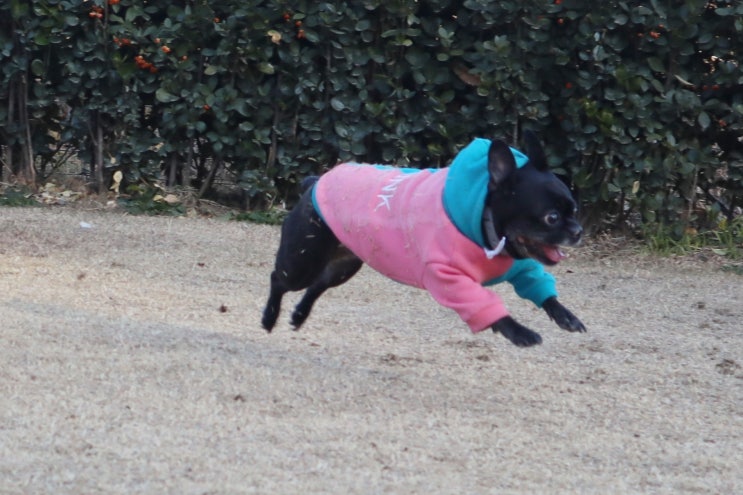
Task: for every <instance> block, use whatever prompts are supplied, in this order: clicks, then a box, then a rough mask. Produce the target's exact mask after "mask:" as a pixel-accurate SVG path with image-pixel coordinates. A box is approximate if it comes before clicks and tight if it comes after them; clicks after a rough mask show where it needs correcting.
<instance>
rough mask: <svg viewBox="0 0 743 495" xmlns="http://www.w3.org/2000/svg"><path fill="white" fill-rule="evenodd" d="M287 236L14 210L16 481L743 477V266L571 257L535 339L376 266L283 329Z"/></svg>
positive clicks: (61, 490)
mask: <svg viewBox="0 0 743 495" xmlns="http://www.w3.org/2000/svg"><path fill="white" fill-rule="evenodd" d="M81 222H86V223H87V224H89V228H83V227H81ZM277 243H278V228H276V227H268V226H255V225H246V224H241V223H236V222H226V221H221V220H216V219H186V218H176V219H173V218H146V217H131V216H125V215H121V214H112V213H103V212H95V211H84V210H80V209H47V208H35V209H11V208H3V209H0V319H1V321H2V328H1V329H0V355H1V356H2V361H1V362H2V365H1V366H0V493H2V494H43V493H54V494H94V493H106V494H118V493H120V494H132V493H143V494H164V493H172V494H231V493H286V494H290V493H338V494H352V493H363V494H387V493H400V494H407V493H421V494H424V493H425V494H431V493H437V494H439V493H440V494H486V493H497V494H508V493H523V494H538V493H546V494H556V493H596V494H607V493H643V494H644V493H669V494H671V493H672V494H684V493H715V494H733V493H743V368H742V366H743V333H742V332H741V330H742V326H743V325H742V324H741V321H743V304H741V302H742V301H743V297H742V296H743V290H742V283H743V277H741V276H739V275H735V274H732V273H725V272H721V271H719V270H717V269H715V268H713V267H710V266H704V265H702V264H694V263H684V264H680V265H678V264H673V263H671V262H667V261H658V260H653V259H649V258H647V257H643V256H640V255H628V254H625V255H621V256H612V257H608V258H598V257H596V256H591V257H588V256H585V255H581V253H580V251H579V250H578V251H574V256H573V257H572V258H571V259H569V260H567V261H566V262H564V263H563V264H562V265H561V266H559V267H558V268H556V269H555V270H554V272H555V274H556V276H557V277H558V281H559V284H560V288H561V300H562V301H563V303H565V304H566V305H567V306H568V307H570V308H571V309H572V310H573V311H574V312H575V313H576V314H577V315H579V317H581V319H582V320H583V321H584V323H585V324H586V325H587V327H588V329H589V333H587V334H569V333H567V332H564V331H561V330H559V329H558V328H557V327H555V326H553V325H552V324H551V322H549V320H548V319H547V317H546V316H545V315H544V314H542V312H541V311H539V310H537V309H536V308H534V307H533V306H531V304H530V303H527V302H524V301H520V300H518V298H517V297H515V296H514V295H513V294H512V291H511V289H510V288H509V287H499V288H498V290H499V292H501V293H502V294H503V296H504V298H505V300H506V303H507V305H508V306H509V308H510V309H511V311H512V313H513V314H514V316H515V317H517V318H518V319H519V320H520V321H522V322H523V323H526V324H528V325H530V326H531V327H532V328H535V329H538V330H540V331H541V333H542V336H543V338H544V343H543V344H542V345H541V346H538V347H536V348H531V349H519V348H516V347H514V346H512V345H510V344H509V343H508V342H507V341H506V340H505V339H503V338H502V337H500V336H498V335H493V334H492V333H490V332H485V333H482V334H479V335H472V334H470V333H469V332H468V330H467V329H466V327H465V325H464V324H463V323H462V322H460V321H459V320H458V318H457V316H456V315H455V314H453V313H451V312H449V311H448V310H446V309H444V308H441V307H438V306H437V305H436V304H435V303H434V302H433V300H432V299H431V298H430V296H428V295H427V294H426V293H424V292H423V291H419V290H416V289H411V288H407V287H404V286H402V285H399V284H396V283H394V282H391V281H388V280H386V279H383V278H382V277H381V276H379V275H377V274H376V273H374V272H372V271H371V270H369V269H368V268H364V269H363V270H362V271H361V273H360V274H359V275H358V276H357V277H356V278H355V279H353V280H352V281H351V282H349V283H348V284H347V285H346V286H344V287H343V288H341V289H335V290H334V291H331V292H330V293H329V294H328V295H326V296H325V297H324V298H323V299H321V300H320V302H319V303H318V305H317V307H316V310H315V312H314V313H313V315H312V316H311V317H310V319H309V320H308V322H307V324H306V325H305V327H303V329H302V330H301V331H300V332H293V331H291V330H290V328H289V326H288V309H289V307H290V305H291V304H293V303H295V302H296V301H297V297H296V296H294V297H290V298H288V300H287V301H286V304H285V308H284V309H285V312H284V314H283V315H282V319H281V320H280V324H279V325H278V326H277V329H276V330H275V331H274V332H273V334H270V335H269V334H266V333H265V332H264V331H263V330H261V329H260V326H259V318H260V310H261V309H262V305H263V303H264V298H265V296H266V294H267V282H268V275H269V272H270V269H271V264H272V261H273V254H274V252H275V249H276V246H277Z"/></svg>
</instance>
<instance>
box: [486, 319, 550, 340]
mask: <svg viewBox="0 0 743 495" xmlns="http://www.w3.org/2000/svg"><path fill="white" fill-rule="evenodd" d="M491 328H492V329H493V331H494V332H500V333H501V334H502V335H503V336H504V337H505V338H507V339H508V340H510V341H511V343H512V344H514V345H517V346H519V347H530V346H533V345H537V344H541V343H542V337H541V336H540V335H539V334H538V333H537V332H535V331H533V330H529V329H528V328H526V327H525V326H524V325H522V324H520V323H518V322H517V321H516V320H514V319H513V318H511V317H510V316H506V317H504V318H501V319H500V320H498V321H497V322H495V323H494V324H493V326H492V327H491Z"/></svg>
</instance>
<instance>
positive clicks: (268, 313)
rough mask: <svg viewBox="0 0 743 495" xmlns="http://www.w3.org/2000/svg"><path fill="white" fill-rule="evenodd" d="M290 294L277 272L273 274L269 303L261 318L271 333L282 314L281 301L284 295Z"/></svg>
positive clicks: (264, 326) (263, 324)
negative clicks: (280, 313)
mask: <svg viewBox="0 0 743 495" xmlns="http://www.w3.org/2000/svg"><path fill="white" fill-rule="evenodd" d="M287 292H288V289H287V288H286V286H285V285H284V284H283V283H282V282H281V277H279V275H278V274H277V272H276V270H274V271H273V273H271V291H270V293H269V295H268V302H267V303H266V307H265V308H264V309H263V318H261V325H262V326H263V328H265V329H266V330H268V331H269V332H270V331H271V330H272V329H273V327H274V325H276V320H277V319H278V317H279V312H281V299H282V298H283V297H284V294H286V293H287Z"/></svg>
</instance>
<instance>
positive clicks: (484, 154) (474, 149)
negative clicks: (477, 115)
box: [443, 138, 529, 247]
mask: <svg viewBox="0 0 743 495" xmlns="http://www.w3.org/2000/svg"><path fill="white" fill-rule="evenodd" d="M489 150H490V140H489V139H482V138H476V139H475V140H474V141H472V142H471V143H470V144H468V145H467V147H465V148H464V149H463V150H462V151H460V152H459V153H458V154H457V156H455V157H454V161H452V164H451V165H450V166H449V175H448V176H447V178H446V184H444V193H443V202H444V209H445V210H446V213H447V214H448V215H449V218H450V219H451V221H452V222H453V223H454V225H456V226H457V229H459V231H460V232H461V233H462V234H464V235H465V236H467V238H469V239H470V240H471V241H473V242H475V243H476V244H477V245H478V246H481V247H485V238H484V237H483V233H482V210H483V208H484V207H485V198H486V196H487V194H488V181H489V180H490V174H489V173H488V151H489ZM511 153H513V157H514V159H515V160H516V166H517V167H519V168H520V167H523V166H524V165H525V164H526V163H527V162H528V161H529V158H528V157H527V156H526V155H525V154H523V153H521V152H520V151H519V150H517V149H514V148H511Z"/></svg>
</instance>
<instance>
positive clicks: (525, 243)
mask: <svg viewBox="0 0 743 495" xmlns="http://www.w3.org/2000/svg"><path fill="white" fill-rule="evenodd" d="M516 240H517V242H518V243H519V244H520V245H521V247H522V248H523V249H524V250H525V251H527V252H528V254H529V255H530V256H531V257H533V258H536V259H537V260H539V261H541V262H543V263H545V264H548V265H556V264H557V263H559V262H560V261H562V260H563V259H564V258H566V257H567V255H566V254H565V253H564V252H563V250H562V249H560V246H553V245H551V244H542V243H539V242H536V241H533V240H531V239H527V238H525V237H523V236H519V237H517V238H516Z"/></svg>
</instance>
